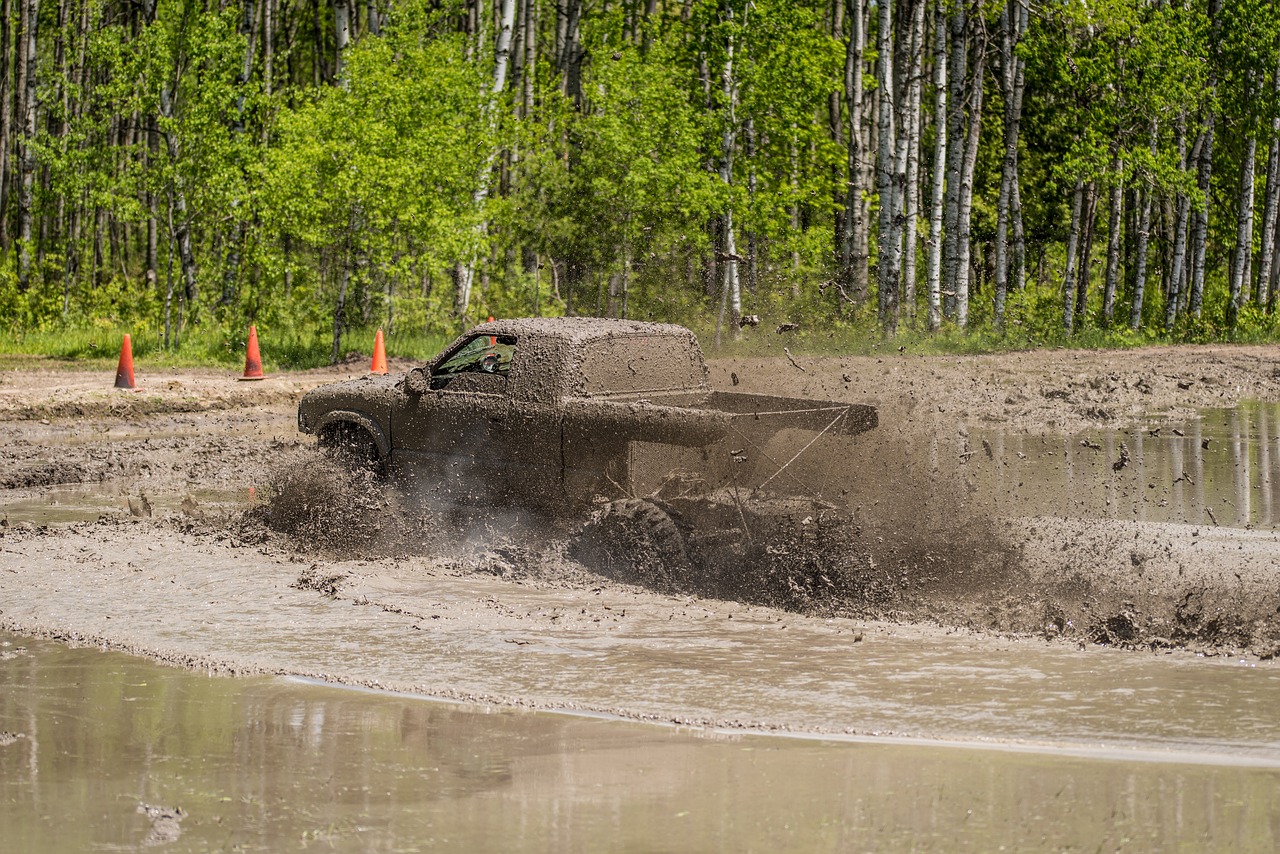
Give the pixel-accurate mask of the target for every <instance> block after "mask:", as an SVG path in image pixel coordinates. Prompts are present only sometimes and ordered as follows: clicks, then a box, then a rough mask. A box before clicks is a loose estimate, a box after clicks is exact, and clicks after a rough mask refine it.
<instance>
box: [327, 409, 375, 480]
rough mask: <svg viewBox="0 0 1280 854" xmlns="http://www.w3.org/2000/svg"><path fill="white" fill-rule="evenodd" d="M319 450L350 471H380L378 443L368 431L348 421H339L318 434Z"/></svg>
mask: <svg viewBox="0 0 1280 854" xmlns="http://www.w3.org/2000/svg"><path fill="white" fill-rule="evenodd" d="M320 449H321V450H322V451H324V452H325V453H327V454H328V455H329V456H330V457H331V458H333V459H334V460H335V461H336V462H337V463H339V464H340V465H342V466H344V467H346V468H351V469H369V470H371V471H380V470H381V468H382V460H381V458H380V457H379V455H378V443H377V442H376V441H375V440H374V438H373V436H372V435H371V434H370V433H369V431H368V430H366V429H364V428H363V427H361V426H360V425H358V424H352V423H351V422H349V421H339V422H338V423H336V424H333V425H331V426H329V427H327V428H325V430H324V431H323V432H322V433H321V434H320Z"/></svg>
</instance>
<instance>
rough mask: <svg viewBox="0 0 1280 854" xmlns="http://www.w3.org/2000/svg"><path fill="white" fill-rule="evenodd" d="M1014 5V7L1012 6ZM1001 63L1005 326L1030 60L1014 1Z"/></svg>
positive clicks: (1005, 18)
mask: <svg viewBox="0 0 1280 854" xmlns="http://www.w3.org/2000/svg"><path fill="white" fill-rule="evenodd" d="M1010 7H1012V8H1010ZM1000 23H1001V27H1000V65H1001V78H1002V81H1001V82H1002V84H1003V85H1002V86H1001V88H1002V90H1003V92H1004V159H1003V162H1002V163H1001V167H1000V197H999V200H998V201H997V203H996V247H995V248H996V253H995V254H996V259H995V260H996V264H995V266H996V270H995V315H994V316H995V326H996V328H997V329H1000V328H1002V327H1003V326H1004V305H1005V296H1006V294H1007V293H1008V290H1009V220H1010V208H1011V207H1012V204H1013V195H1014V184H1015V182H1016V181H1017V180H1018V128H1019V124H1020V122H1021V120H1022V92H1023V89H1024V88H1025V85H1024V84H1025V80H1026V65H1027V61H1026V59H1024V58H1023V57H1021V56H1018V55H1017V53H1016V51H1017V47H1018V44H1019V43H1020V42H1021V41H1022V35H1023V33H1024V32H1025V31H1026V26H1027V9H1026V7H1025V6H1024V5H1023V3H1022V2H1021V0H1011V2H1010V3H1007V4H1006V5H1005V7H1004V9H1003V10H1002V11H1001V14H1000Z"/></svg>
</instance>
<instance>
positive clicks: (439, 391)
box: [298, 318, 877, 565]
mask: <svg viewBox="0 0 1280 854" xmlns="http://www.w3.org/2000/svg"><path fill="white" fill-rule="evenodd" d="M708 377H709V374H708V371H707V366H706V363H705V361H704V359H703V356H702V351H701V349H700V348H699V346H698V342H697V339H696V338H695V337H694V335H693V333H692V332H690V331H689V330H688V329H685V328H683V327H680V326H675V325H669V324H656V323H641V322H634V321H624V320H603V319H598V318H537V319H519V320H501V321H491V322H489V323H485V324H481V325H479V326H476V327H474V328H472V329H471V330H470V331H468V332H467V333H465V334H464V335H462V336H461V337H459V338H458V339H457V340H455V341H454V342H453V343H452V344H450V345H449V346H448V347H446V348H445V349H444V351H443V352H441V354H440V355H439V356H437V357H436V358H435V359H434V360H433V361H431V362H429V363H428V364H426V365H424V366H421V367H416V368H414V369H412V370H410V371H408V372H407V373H403V374H392V375H387V376H382V377H363V378H359V379H354V380H348V381H344V382H338V383H333V384H330V385H326V386H321V387H319V388H316V389H314V390H312V391H310V392H308V393H307V394H306V395H305V396H304V397H303V399H302V401H301V403H300V405H299V407H298V428H299V429H300V430H301V431H302V432H304V433H310V434H314V435H316V436H317V437H318V439H319V442H320V445H321V446H322V447H323V448H327V449H330V450H331V451H333V452H335V453H337V454H339V455H341V456H343V457H344V458H345V459H347V460H348V461H350V462H354V463H356V464H359V465H364V466H369V467H372V468H375V469H377V470H379V471H384V472H391V473H395V474H396V475H397V477H398V479H399V478H401V477H402V478H403V479H404V480H406V481H409V482H411V483H413V484H414V485H415V489H416V490H421V491H423V492H425V493H426V495H427V497H428V498H429V499H434V500H439V501H443V502H447V503H448V504H450V505H463V506H473V507H474V506H481V507H493V506H504V505H505V506H510V505H516V506H519V507H522V508H528V509H530V510H533V511H536V512H540V513H545V514H548V515H549V516H550V517H551V518H555V519H574V518H577V519H583V518H585V519H587V521H586V522H585V523H584V524H582V526H581V527H580V528H579V530H578V532H577V535H576V537H575V539H574V543H575V548H576V550H577V552H578V553H579V554H580V555H581V556H583V557H584V562H592V563H597V564H599V563H601V562H604V563H614V562H617V561H623V562H632V561H631V559H630V558H625V557H622V556H620V555H619V554H617V553H616V552H617V551H618V549H617V546H618V545H619V544H621V543H624V542H629V543H630V545H631V546H638V548H633V549H629V550H628V553H636V552H639V553H643V554H649V555H657V556H658V557H659V558H660V561H659V562H661V563H665V564H668V565H676V564H681V563H686V562H687V561H688V560H689V557H690V554H689V550H690V545H691V541H692V540H693V539H696V538H697V537H699V536H700V535H701V534H700V533H699V532H704V533H705V532H708V531H714V532H715V536H716V537H718V538H719V540H726V536H725V532H726V531H727V532H729V536H728V537H727V539H729V540H734V539H735V538H736V541H737V542H738V543H739V544H740V543H741V541H742V540H743V538H746V539H750V538H751V537H752V535H753V534H752V531H753V528H757V529H758V528H759V527H760V526H761V525H765V524H776V520H780V519H786V520H792V519H793V518H794V517H801V518H803V517H804V515H805V514H810V515H811V514H812V513H814V512H817V511H819V510H821V509H823V508H826V507H829V505H826V504H825V503H824V502H822V501H821V500H820V499H818V498H817V497H815V496H813V495H811V494H806V493H805V491H804V490H800V491H799V493H798V494H793V493H795V492H796V491H795V490H794V488H790V489H789V488H788V487H787V486H786V484H787V483H788V479H787V478H786V477H780V476H779V475H780V474H781V473H783V471H784V470H785V468H786V465H787V464H788V461H789V460H788V457H790V454H791V453H797V455H798V453H799V452H801V451H803V450H805V449H807V448H808V447H809V445H811V444H812V443H813V442H814V441H816V439H817V438H819V437H839V436H852V435H856V434H858V433H861V432H864V431H866V430H869V429H871V428H873V427H875V426H876V423H877V421H876V418H877V416H876V410H875V409H874V408H873V407H870V406H865V405H858V404H849V403H836V402H827V401H815V400H804V399H797V398H789V397H780V396H774V395H760V394H742V393H737V392H730V391H718V390H713V389H712V388H711V386H710V383H709V380H708ZM794 431H799V432H798V433H795V432H794ZM783 432H786V433H787V434H788V435H798V436H802V437H807V438H804V440H803V441H800V442H798V446H797V447H795V448H794V450H792V449H790V448H788V449H785V450H783V451H779V450H778V449H777V448H775V447H773V443H772V439H773V438H774V437H776V436H778V435H779V434H781V433H783ZM765 520H774V521H772V522H766V521H765ZM720 545H721V546H725V547H727V548H729V549H730V550H732V549H733V548H734V543H733V542H722V543H720Z"/></svg>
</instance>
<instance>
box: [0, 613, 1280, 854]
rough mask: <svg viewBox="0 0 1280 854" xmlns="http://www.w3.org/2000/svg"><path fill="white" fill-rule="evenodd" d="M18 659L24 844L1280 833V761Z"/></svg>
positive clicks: (58, 658) (1064, 844)
mask: <svg viewBox="0 0 1280 854" xmlns="http://www.w3.org/2000/svg"><path fill="white" fill-rule="evenodd" d="M0 659H2V660H3V667H0V780H2V781H3V783H2V784H0V790H2V791H3V798H0V824H2V825H3V827H4V828H5V843H6V847H12V849H13V850H21V851H29V852H45V851H49V852H53V851H67V850H95V849H120V848H125V849H129V850H134V849H137V848H150V847H153V846H161V845H163V850H165V851H206V850H212V849H218V850H225V849H234V850H243V851H279V850H294V849H297V848H300V847H301V848H311V847H319V848H322V849H323V850H364V851H367V850H422V849H427V848H430V849H433V850H456V851H462V850H471V851H475V850H504V851H548V850H560V851H586V850H590V851H635V850H662V851H848V850H907V849H910V850H913V851H930V850H937V851H992V850H1000V849H1004V850H1043V849H1045V848H1052V849H1054V850H1116V849H1119V848H1125V847H1135V848H1138V849H1145V850H1175V849H1180V848H1188V847H1191V848H1196V849H1197V850H1258V851H1261V850H1274V849H1275V847H1276V846H1277V844H1280V838H1278V837H1277V828H1278V827H1280V823H1278V822H1277V816H1278V812H1277V811H1278V809H1280V808H1278V807H1277V805H1276V801H1275V798H1274V794H1275V791H1276V790H1277V787H1280V770H1278V769H1277V768H1276V767H1258V766H1256V765H1255V766H1250V765H1248V764H1238V763H1237V764H1231V763H1219V764H1206V763H1204V762H1201V761H1189V762H1184V761H1181V759H1180V757H1179V756H1178V755H1177V754H1172V755H1169V756H1166V757H1163V759H1164V761H1157V762H1148V761H1138V762H1135V761H1133V757H1132V756H1131V755H1126V754H1125V752H1124V751H1118V752H1117V754H1116V755H1106V754H1104V753H1097V754H1095V755H1094V756H1092V757H1088V758H1086V757H1082V756H1074V755H1070V754H1067V753H1064V752H1058V751H1053V750H1039V749H1038V750H1035V751H1032V752H1013V751H1007V750H986V749H980V748H973V747H970V748H963V749H956V748H954V747H945V746H939V745H931V744H915V745H911V744H897V743H875V742H833V741H823V740H816V739H806V740H795V739H780V738H774V737H768V736H759V735H743V734H739V733H725V732H720V731H715V730H705V729H691V728H672V727H667V728H663V727H653V726H646V725H641V724H632V723H626V722H619V721H607V720H597V719H591V718H584V717H579V716H565V715H551V714H546V713H536V712H527V711H520V710H511V709H495V708H492V707H484V706H471V705H448V704H441V703H438V702H431V701H427V700H424V699H419V698H414V697H406V696H397V695H392V694H387V693H367V692H364V693H362V692H352V691H349V690H341V689H337V688H332V687H326V686H317V685H311V684H302V683H299V682H297V681H289V680H280V679H272V678H267V677H258V678H242V679H226V678H220V677H209V676H204V675H201V674H198V673H194V672H191V671H187V670H182V669H176V668H166V667H162V666H159V665H156V664H153V663H150V662H147V661H144V660H142V659H138V658H134V657H131V656H126V655H122V654H118V653H106V652H101V651H99V650H96V649H89V648H75V647H71V646H66V645H63V644H59V643H54V642H50V641H40V640H33V639H29V638H23V637H19V636H14V635H0ZM1186 758H1191V757H1186Z"/></svg>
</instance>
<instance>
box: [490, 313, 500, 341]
mask: <svg viewBox="0 0 1280 854" xmlns="http://www.w3.org/2000/svg"><path fill="white" fill-rule="evenodd" d="M489 322H490V323H493V315H492V314H491V315H489ZM497 343H498V336H497V335H490V336H489V346H490V347H493V346H495V345H497Z"/></svg>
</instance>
